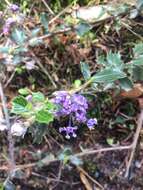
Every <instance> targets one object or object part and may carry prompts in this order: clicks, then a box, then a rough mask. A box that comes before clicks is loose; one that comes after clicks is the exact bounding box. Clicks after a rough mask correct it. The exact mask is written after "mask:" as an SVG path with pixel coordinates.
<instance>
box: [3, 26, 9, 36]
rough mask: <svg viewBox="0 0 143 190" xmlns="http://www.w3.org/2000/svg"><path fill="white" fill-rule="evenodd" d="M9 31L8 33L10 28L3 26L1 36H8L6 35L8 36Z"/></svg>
mask: <svg viewBox="0 0 143 190" xmlns="http://www.w3.org/2000/svg"><path fill="white" fill-rule="evenodd" d="M9 31H10V28H9V27H7V26H4V27H3V34H4V35H8V34H9Z"/></svg>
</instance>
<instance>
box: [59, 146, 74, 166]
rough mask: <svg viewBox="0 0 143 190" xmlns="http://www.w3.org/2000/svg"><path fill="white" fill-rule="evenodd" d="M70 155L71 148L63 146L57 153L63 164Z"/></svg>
mask: <svg viewBox="0 0 143 190" xmlns="http://www.w3.org/2000/svg"><path fill="white" fill-rule="evenodd" d="M71 155H72V150H71V148H65V149H64V150H63V152H62V153H60V154H59V156H58V159H59V160H61V161H63V163H64V164H67V162H68V161H69V160H70V156H71Z"/></svg>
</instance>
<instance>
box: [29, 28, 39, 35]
mask: <svg viewBox="0 0 143 190" xmlns="http://www.w3.org/2000/svg"><path fill="white" fill-rule="evenodd" d="M40 30H41V29H40V28H35V29H33V30H32V31H31V36H32V37H36V36H37V35H38V33H39V32H40Z"/></svg>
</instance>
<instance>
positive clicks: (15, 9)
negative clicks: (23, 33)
mask: <svg viewBox="0 0 143 190" xmlns="http://www.w3.org/2000/svg"><path fill="white" fill-rule="evenodd" d="M9 8H10V10H11V11H13V12H17V11H19V6H18V5H16V4H12V5H10V7H9Z"/></svg>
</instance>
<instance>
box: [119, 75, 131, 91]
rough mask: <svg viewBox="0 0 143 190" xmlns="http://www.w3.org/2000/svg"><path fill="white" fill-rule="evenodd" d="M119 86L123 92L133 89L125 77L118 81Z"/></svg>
mask: <svg viewBox="0 0 143 190" xmlns="http://www.w3.org/2000/svg"><path fill="white" fill-rule="evenodd" d="M119 85H120V87H121V89H123V90H125V91H129V90H131V89H132V88H133V83H132V81H131V80H130V79H128V78H127V77H125V78H122V79H119Z"/></svg>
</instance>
